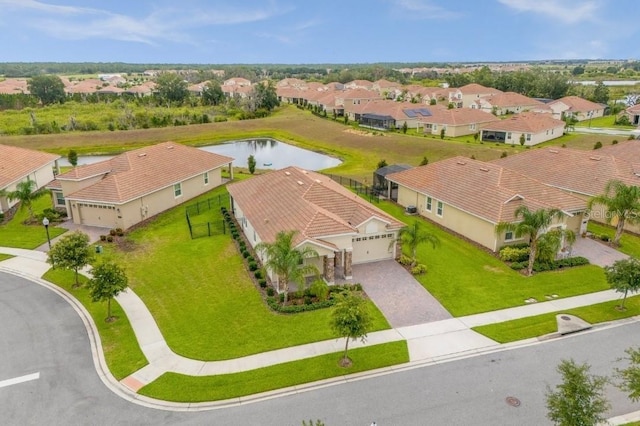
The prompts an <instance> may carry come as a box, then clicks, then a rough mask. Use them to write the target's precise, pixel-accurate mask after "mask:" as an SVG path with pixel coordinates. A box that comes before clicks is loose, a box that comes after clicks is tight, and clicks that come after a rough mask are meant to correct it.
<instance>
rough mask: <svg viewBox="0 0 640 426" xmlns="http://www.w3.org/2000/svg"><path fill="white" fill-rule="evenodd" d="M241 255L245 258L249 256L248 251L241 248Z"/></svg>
mask: <svg viewBox="0 0 640 426" xmlns="http://www.w3.org/2000/svg"><path fill="white" fill-rule="evenodd" d="M242 257H244V258H245V259H246V258H247V257H249V252H248V251H247V250H242Z"/></svg>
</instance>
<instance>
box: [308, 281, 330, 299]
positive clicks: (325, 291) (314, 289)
mask: <svg viewBox="0 0 640 426" xmlns="http://www.w3.org/2000/svg"><path fill="white" fill-rule="evenodd" d="M309 292H310V294H311V295H313V296H315V297H317V298H318V300H321V301H322V300H327V297H328V296H329V286H328V285H327V283H326V282H324V280H322V279H318V280H315V281H314V282H313V284H311V287H310V288H309Z"/></svg>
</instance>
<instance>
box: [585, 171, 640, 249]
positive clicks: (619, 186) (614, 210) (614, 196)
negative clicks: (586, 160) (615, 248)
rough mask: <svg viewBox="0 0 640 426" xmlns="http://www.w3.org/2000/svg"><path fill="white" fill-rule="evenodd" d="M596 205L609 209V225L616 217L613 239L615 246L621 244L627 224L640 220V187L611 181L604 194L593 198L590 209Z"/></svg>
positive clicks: (590, 201) (607, 216) (607, 218)
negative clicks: (639, 214) (639, 213)
mask: <svg viewBox="0 0 640 426" xmlns="http://www.w3.org/2000/svg"><path fill="white" fill-rule="evenodd" d="M594 204H602V205H603V206H605V207H606V208H607V215H606V216H605V218H606V220H607V223H611V220H612V219H613V217H616V218H617V220H618V223H617V224H616V234H615V236H614V237H613V244H615V245H618V244H620V237H621V236H622V231H623V230H624V225H625V223H635V222H638V221H639V220H640V216H638V212H640V187H637V186H635V185H625V184H624V183H622V182H621V181H619V180H611V181H609V182H608V183H607V186H605V188H604V194H603V195H598V196H596V197H593V198H592V199H591V200H589V208H591V207H592V206H593V205H594Z"/></svg>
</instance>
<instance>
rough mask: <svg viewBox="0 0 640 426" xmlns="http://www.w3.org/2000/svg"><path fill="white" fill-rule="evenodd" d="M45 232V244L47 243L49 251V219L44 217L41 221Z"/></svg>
mask: <svg viewBox="0 0 640 426" xmlns="http://www.w3.org/2000/svg"><path fill="white" fill-rule="evenodd" d="M42 224H43V225H44V229H45V231H47V242H48V243H49V250H51V238H50V237H49V219H47V218H46V217H45V218H44V219H42Z"/></svg>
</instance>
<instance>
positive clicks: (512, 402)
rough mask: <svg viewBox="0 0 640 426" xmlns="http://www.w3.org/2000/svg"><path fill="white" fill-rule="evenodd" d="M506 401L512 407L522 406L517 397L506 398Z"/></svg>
mask: <svg viewBox="0 0 640 426" xmlns="http://www.w3.org/2000/svg"><path fill="white" fill-rule="evenodd" d="M505 401H506V402H507V404H509V405H510V406H512V407H519V406H520V400H519V399H518V398H516V397H515V396H508V397H506V398H505Z"/></svg>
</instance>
